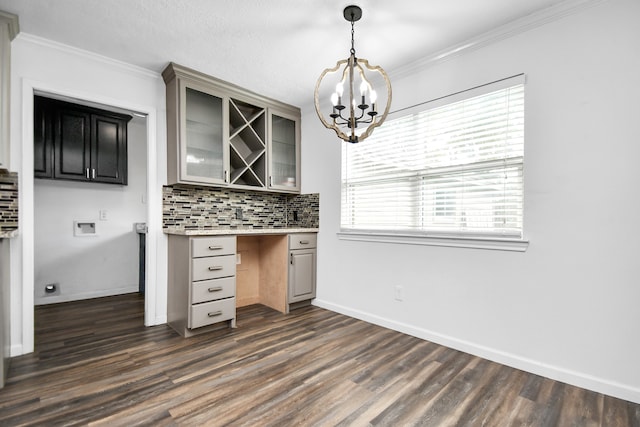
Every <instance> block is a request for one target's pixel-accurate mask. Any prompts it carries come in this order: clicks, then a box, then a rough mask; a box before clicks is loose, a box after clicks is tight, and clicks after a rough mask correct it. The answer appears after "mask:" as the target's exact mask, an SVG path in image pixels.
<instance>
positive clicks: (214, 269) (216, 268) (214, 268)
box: [209, 265, 224, 271]
mask: <svg viewBox="0 0 640 427" xmlns="http://www.w3.org/2000/svg"><path fill="white" fill-rule="evenodd" d="M223 268H224V267H223V266H221V265H212V266H211V267H209V271H217V270H222V269H223Z"/></svg>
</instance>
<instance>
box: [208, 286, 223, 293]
mask: <svg viewBox="0 0 640 427" xmlns="http://www.w3.org/2000/svg"><path fill="white" fill-rule="evenodd" d="M221 290H222V286H216V287H215V288H209V289H208V291H209V292H220V291H221Z"/></svg>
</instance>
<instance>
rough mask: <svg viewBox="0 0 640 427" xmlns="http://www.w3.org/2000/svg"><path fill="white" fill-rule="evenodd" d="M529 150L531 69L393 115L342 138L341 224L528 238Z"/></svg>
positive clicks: (347, 227)
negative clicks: (365, 132)
mask: <svg viewBox="0 0 640 427" xmlns="http://www.w3.org/2000/svg"><path fill="white" fill-rule="evenodd" d="M390 117H391V116H390ZM523 155H524V76H516V77H513V78H510V79H505V80H502V81H500V82H496V83H493V84H489V85H485V86H482V87H479V88H474V89H473V90H470V91H465V92H461V93H458V94H455V95H453V96H451V97H445V98H441V99H438V100H437V101H433V102H427V103H424V104H421V105H419V106H416V107H414V108H411V109H410V110H404V111H401V112H399V113H396V114H395V117H393V118H390V119H387V121H386V122H385V123H384V124H383V125H382V126H380V127H379V128H378V129H376V131H375V132H374V133H373V134H372V135H371V136H370V137H369V138H368V139H367V140H365V141H363V142H362V143H359V144H344V145H343V151H342V212H341V228H342V230H343V231H347V232H348V231H359V232H360V231H372V232H375V231H378V232H379V231H383V232H391V233H393V232H400V233H403V234H407V233H409V234H419V235H434V236H447V235H451V236H460V235H462V236H469V235H474V236H476V235H477V236H480V237H482V236H487V237H496V236H500V237H517V238H521V237H522V214H523V180H522V176H523V173H522V172H523Z"/></svg>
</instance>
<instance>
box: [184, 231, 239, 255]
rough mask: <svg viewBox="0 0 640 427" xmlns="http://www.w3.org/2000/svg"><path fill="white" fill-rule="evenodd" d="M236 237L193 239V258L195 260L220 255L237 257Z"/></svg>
mask: <svg viewBox="0 0 640 427" xmlns="http://www.w3.org/2000/svg"><path fill="white" fill-rule="evenodd" d="M235 253H236V236H225V237H193V238H192V239H191V256H193V257H194V258H199V257H205V256H218V255H235Z"/></svg>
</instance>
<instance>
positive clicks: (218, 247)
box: [209, 245, 223, 251]
mask: <svg viewBox="0 0 640 427" xmlns="http://www.w3.org/2000/svg"><path fill="white" fill-rule="evenodd" d="M220 249H223V246H221V245H215V246H209V250H210V251H217V250H220Z"/></svg>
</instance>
